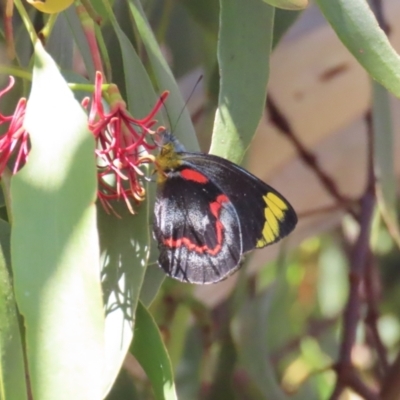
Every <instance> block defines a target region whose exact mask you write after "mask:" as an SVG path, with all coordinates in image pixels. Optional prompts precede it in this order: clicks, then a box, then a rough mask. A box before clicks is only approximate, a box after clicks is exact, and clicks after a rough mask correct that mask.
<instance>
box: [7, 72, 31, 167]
mask: <svg viewBox="0 0 400 400" xmlns="http://www.w3.org/2000/svg"><path fill="white" fill-rule="evenodd" d="M14 83H15V79H14V78H13V77H11V76H10V82H9V84H8V86H7V87H6V88H5V89H3V90H1V91H0V97H2V96H4V95H5V94H6V93H7V92H9V91H10V90H11V89H12V87H13V86H14ZM25 111H26V99H25V98H21V99H20V100H19V101H18V104H17V107H16V108H15V111H14V113H13V114H12V115H8V116H6V115H3V114H1V113H0V125H2V124H5V123H8V124H9V125H8V129H7V132H6V133H5V134H3V135H2V136H1V137H0V175H2V174H3V172H4V170H5V168H6V167H7V163H8V161H9V160H10V158H11V156H15V161H14V167H13V168H12V173H13V174H15V173H16V172H17V171H19V169H20V168H21V167H22V166H23V165H24V164H25V163H26V161H27V159H28V153H29V136H28V132H27V131H26V130H25V128H24V126H23V122H24V117H25Z"/></svg>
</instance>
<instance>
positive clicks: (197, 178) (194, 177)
mask: <svg viewBox="0 0 400 400" xmlns="http://www.w3.org/2000/svg"><path fill="white" fill-rule="evenodd" d="M181 177H182V178H183V179H186V180H188V181H193V182H197V183H207V182H208V179H207V177H206V176H204V175H203V174H201V173H200V172H197V171H195V170H194V169H190V168H185V169H183V170H182V171H181Z"/></svg>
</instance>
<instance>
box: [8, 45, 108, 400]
mask: <svg viewBox="0 0 400 400" xmlns="http://www.w3.org/2000/svg"><path fill="white" fill-rule="evenodd" d="M25 124H26V129H27V130H28V132H29V133H30V139H31V144H32V149H31V152H30V155H29V161H28V162H27V164H26V165H25V167H24V168H23V169H22V171H20V172H19V173H18V174H17V175H16V176H15V177H14V178H13V179H12V182H11V193H12V201H13V203H12V212H13V221H14V222H13V227H12V235H11V255H12V262H13V265H12V267H13V271H14V287H15V295H16V300H17V304H18V307H19V310H20V312H21V314H22V315H23V317H24V320H25V327H26V348H27V360H28V366H29V378H30V383H31V388H32V393H33V397H34V398H35V399H41V400H50V399H51V400H54V399H59V400H62V399H75V400H79V399H82V400H83V399H85V400H90V399H93V400H94V399H96V400H98V399H99V398H100V396H101V382H102V372H103V352H104V351H103V335H104V316H103V303H102V299H101V288H100V274H99V248H98V239H97V229H96V210H95V206H94V199H95V196H96V169H95V168H96V167H95V160H94V139H93V137H92V135H90V133H89V132H88V130H87V117H86V115H85V113H84V112H83V110H82V108H81V107H80V105H79V103H78V102H77V101H76V100H75V99H74V97H73V94H72V93H71V91H70V90H69V88H68V86H67V84H66V82H65V81H64V80H63V78H62V77H61V75H60V73H59V71H58V69H57V66H56V65H55V63H54V61H53V60H52V59H51V57H50V56H49V55H48V54H47V53H46V52H45V51H44V49H43V47H42V45H41V43H40V42H37V43H36V45H35V65H34V70H33V82H32V90H31V93H30V96H29V99H28V105H27V111H26V118H25Z"/></svg>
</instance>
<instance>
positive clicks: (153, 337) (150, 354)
mask: <svg viewBox="0 0 400 400" xmlns="http://www.w3.org/2000/svg"><path fill="white" fill-rule="evenodd" d="M132 354H133V355H134V356H135V357H136V359H137V360H138V361H139V363H140V365H141V366H142V368H143V369H144V371H145V372H146V374H147V376H148V378H149V379H150V381H151V384H152V386H153V390H154V394H155V398H156V400H176V399H177V396H176V391H175V384H174V378H173V374H172V368H171V361H170V359H169V357H168V353H167V351H166V349H165V346H164V343H163V341H162V338H161V335H160V331H159V330H158V327H157V324H156V323H155V321H154V319H153V317H152V316H151V314H150V313H149V312H148V311H147V309H146V308H145V307H144V306H143V305H142V303H139V304H138V307H137V310H136V325H135V338H134V340H133V344H132Z"/></svg>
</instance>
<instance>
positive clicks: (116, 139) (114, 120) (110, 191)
mask: <svg viewBox="0 0 400 400" xmlns="http://www.w3.org/2000/svg"><path fill="white" fill-rule="evenodd" d="M106 95H107V97H108V100H109V101H108V102H109V106H110V111H109V112H106V111H105V110H104V107H103V103H102V75H101V73H99V72H98V73H97V74H96V81H95V92H94V96H93V99H92V104H91V109H90V113H89V129H90V131H91V132H92V133H93V135H94V137H95V139H96V156H97V160H98V161H97V176H98V197H99V200H100V201H101V203H102V205H103V207H104V209H105V210H106V211H107V212H109V211H110V210H112V205H111V201H112V200H119V199H121V198H123V199H124V200H125V202H126V205H127V207H128V209H129V211H130V212H131V213H133V208H132V205H131V200H134V201H135V202H136V203H138V202H141V201H143V200H144V197H145V189H144V188H143V186H142V179H143V178H142V177H143V171H142V170H141V169H140V166H141V165H143V164H146V163H149V162H152V161H154V157H153V156H151V155H150V154H148V151H149V150H152V149H154V147H155V146H154V145H152V144H149V143H148V142H147V141H146V139H148V135H149V134H150V135H151V134H153V133H154V131H152V130H151V127H152V126H154V124H155V123H156V120H155V119H154V116H155V115H156V113H157V112H158V111H159V109H160V108H161V106H162V105H163V103H164V100H165V98H166V97H167V95H168V93H167V92H165V93H163V94H162V95H161V97H160V99H159V100H158V101H157V103H156V105H155V106H154V108H153V110H152V111H151V112H150V113H149V115H148V116H147V117H145V118H143V119H135V118H132V117H131V116H130V115H129V113H128V112H127V110H126V104H125V102H124V101H123V100H122V98H121V96H120V93H119V91H118V88H117V86H116V85H109V88H108V90H107V92H106ZM85 104H87V100H86V101H85ZM142 154H144V155H142Z"/></svg>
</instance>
